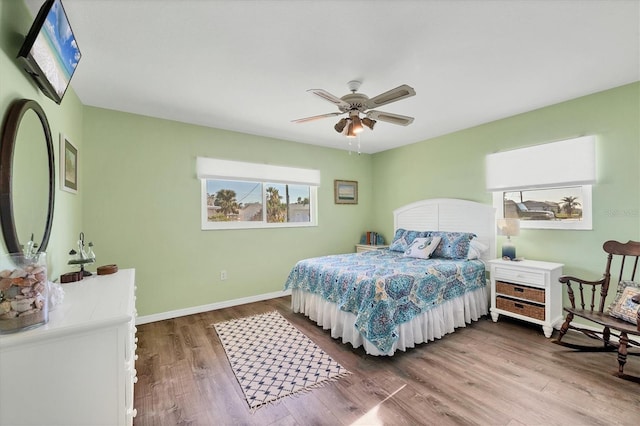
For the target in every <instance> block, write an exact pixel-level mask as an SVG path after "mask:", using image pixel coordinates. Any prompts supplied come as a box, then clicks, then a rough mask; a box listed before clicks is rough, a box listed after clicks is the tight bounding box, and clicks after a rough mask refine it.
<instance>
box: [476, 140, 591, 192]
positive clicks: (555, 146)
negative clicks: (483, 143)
mask: <svg viewBox="0 0 640 426" xmlns="http://www.w3.org/2000/svg"><path fill="white" fill-rule="evenodd" d="M595 181H596V137H595V136H593V135H592V136H583V137H579V138H574V139H567V140H563V141H559V142H552V143H547V144H544V145H536V146H531V147H527V148H520V149H514V150H511V151H504V152H498V153H495V154H489V155H487V157H486V184H487V191H492V192H496V191H507V190H516V189H524V188H527V189H537V188H553V187H560V186H576V185H591V184H593V183H595Z"/></svg>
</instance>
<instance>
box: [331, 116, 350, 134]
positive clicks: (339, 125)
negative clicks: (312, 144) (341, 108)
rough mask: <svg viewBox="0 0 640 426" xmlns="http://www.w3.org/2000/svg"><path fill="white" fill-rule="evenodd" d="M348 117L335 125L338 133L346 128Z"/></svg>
mask: <svg viewBox="0 0 640 426" xmlns="http://www.w3.org/2000/svg"><path fill="white" fill-rule="evenodd" d="M347 121H348V120H347V119H346V118H343V119H342V120H340V121H338V122H337V123H336V125H335V126H333V128H334V129H336V132H338V133H342V131H343V130H344V128H345V126H346V125H347Z"/></svg>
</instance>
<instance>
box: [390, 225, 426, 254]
mask: <svg viewBox="0 0 640 426" xmlns="http://www.w3.org/2000/svg"><path fill="white" fill-rule="evenodd" d="M428 234H429V233H428V232H427V231H409V230H406V229H403V228H398V229H397V230H396V234H395V235H394V236H393V242H392V243H391V246H389V250H391V251H399V252H403V253H404V252H405V251H406V250H407V249H408V248H409V246H410V245H411V243H412V242H413V240H415V239H416V238H424V237H427V236H428Z"/></svg>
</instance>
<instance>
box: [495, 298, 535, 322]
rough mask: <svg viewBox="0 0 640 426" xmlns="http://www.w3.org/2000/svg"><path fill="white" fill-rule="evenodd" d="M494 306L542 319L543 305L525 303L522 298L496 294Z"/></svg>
mask: <svg viewBox="0 0 640 426" xmlns="http://www.w3.org/2000/svg"><path fill="white" fill-rule="evenodd" d="M496 308H498V309H502V310H503V311H508V312H513V313H515V314H520V315H524V316H525V317H529V318H534V319H537V320H540V321H544V306H540V305H536V304H533V303H527V302H524V301H522V300H514V299H508V298H506V297H502V296H498V297H496Z"/></svg>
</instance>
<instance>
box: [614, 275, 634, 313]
mask: <svg viewBox="0 0 640 426" xmlns="http://www.w3.org/2000/svg"><path fill="white" fill-rule="evenodd" d="M627 287H632V288H640V283H637V282H635V281H627V280H622V281H620V282H619V283H618V289H617V291H616V297H615V298H614V299H613V302H611V304H610V305H609V308H608V309H607V313H608V314H611V311H612V310H613V307H614V306H615V305H617V304H618V302H619V301H620V298H621V297H622V293H624V290H625V289H626V288H627Z"/></svg>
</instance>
